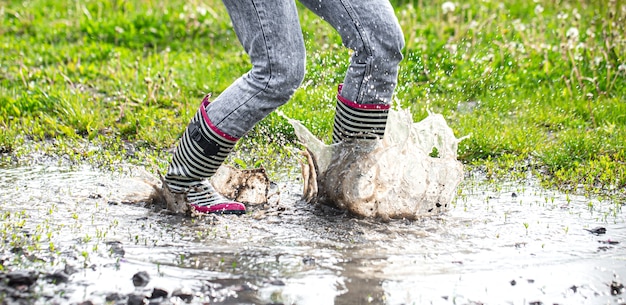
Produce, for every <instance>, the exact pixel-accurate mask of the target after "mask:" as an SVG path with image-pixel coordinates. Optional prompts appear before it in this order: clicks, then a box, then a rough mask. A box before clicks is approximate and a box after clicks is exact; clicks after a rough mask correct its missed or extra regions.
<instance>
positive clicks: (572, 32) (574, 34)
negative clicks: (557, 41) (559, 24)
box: [565, 27, 578, 40]
mask: <svg viewBox="0 0 626 305" xmlns="http://www.w3.org/2000/svg"><path fill="white" fill-rule="evenodd" d="M565 37H567V39H569V40H578V29H577V28H575V27H571V28H569V29H568V30H567V32H566V33H565Z"/></svg>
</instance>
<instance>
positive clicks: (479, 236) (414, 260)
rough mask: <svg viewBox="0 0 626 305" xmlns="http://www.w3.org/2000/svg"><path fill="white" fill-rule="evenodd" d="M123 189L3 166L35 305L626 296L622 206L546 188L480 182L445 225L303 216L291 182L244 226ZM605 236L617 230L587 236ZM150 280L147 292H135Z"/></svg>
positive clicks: (7, 256) (88, 178)
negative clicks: (172, 211)
mask: <svg viewBox="0 0 626 305" xmlns="http://www.w3.org/2000/svg"><path fill="white" fill-rule="evenodd" d="M131 174H132V173H131ZM126 176H127V174H119V173H105V172H101V171H98V170H93V169H91V168H89V167H76V166H74V167H55V166H47V165H39V166H30V167H19V168H11V167H4V168H0V189H1V190H2V191H1V192H0V212H1V213H2V215H3V216H2V226H3V227H2V230H3V231H2V232H1V233H2V238H3V243H2V244H1V250H2V252H1V253H0V255H2V265H3V268H4V270H5V272H8V271H13V270H36V271H37V272H39V273H40V274H41V276H40V277H39V280H38V281H37V282H36V283H35V284H34V285H33V286H32V287H30V290H29V291H30V292H31V295H30V297H32V298H34V299H30V300H29V301H28V303H39V304H50V303H57V304H66V303H80V302H82V301H86V300H89V301H91V302H93V303H94V304H103V303H106V300H117V301H110V302H109V304H115V303H116V302H117V303H119V304H126V303H127V299H128V296H129V295H130V294H133V293H134V294H141V293H143V294H148V295H149V294H150V293H151V292H152V291H153V289H154V288H161V289H163V290H165V291H166V292H168V295H169V296H171V295H183V296H185V295H186V294H187V293H188V294H190V295H192V297H193V298H192V299H191V301H190V302H191V303H198V304H203V303H210V304H479V303H483V304H533V302H542V304H619V303H623V302H624V299H625V298H626V295H625V294H624V293H623V292H621V291H620V290H619V289H618V291H617V292H614V293H613V294H615V295H613V294H612V293H611V289H610V285H611V283H612V282H616V283H618V284H619V283H623V282H624V277H626V245H625V243H626V223H625V217H624V212H623V211H622V207H621V205H620V204H619V203H616V202H608V201H599V200H597V199H594V198H591V199H590V198H585V197H579V196H574V195H566V194H562V193H558V192H554V191H548V190H543V189H540V188H538V187H537V185H536V183H534V182H533V181H532V180H531V181H526V182H524V183H522V184H520V183H516V184H499V185H493V184H485V183H482V182H481V181H482V180H481V178H480V177H478V176H472V175H470V176H468V177H467V178H466V180H465V181H464V182H462V184H461V186H460V189H459V194H458V196H457V198H456V199H455V201H454V205H453V207H452V208H451V209H450V211H449V212H448V213H446V214H444V215H440V216H438V217H431V218H426V219H421V220H417V221H402V220H394V221H391V222H387V223H381V222H378V221H375V220H365V219H357V218H354V217H350V216H349V215H345V214H344V213H342V212H340V211H337V210H332V209H328V208H319V207H313V206H310V205H307V204H305V203H303V202H301V201H300V200H299V198H300V196H301V186H300V185H299V183H298V182H297V181H294V180H291V181H292V182H278V183H277V185H276V187H275V188H274V189H273V191H274V192H279V194H277V195H275V196H274V197H272V200H271V203H270V204H269V205H267V206H264V207H260V206H259V207H250V213H249V214H247V215H244V216H209V217H205V218H202V219H190V218H185V217H181V216H174V215H168V214H165V213H160V212H157V211H154V210H152V209H149V208H146V207H143V206H138V205H126V204H120V203H119V201H117V199H116V195H117V193H119V189H120V188H121V187H123V186H124V185H125V184H127V182H125V181H126V180H124V179H125V178H126ZM596 227H603V228H605V229H606V233H605V234H592V233H591V232H589V231H587V229H589V230H591V229H594V228H596ZM68 266H69V267H68ZM64 268H70V269H74V270H75V271H76V272H71V276H70V277H69V279H68V281H67V282H62V283H57V284H55V283H53V282H52V281H50V280H45V277H44V276H43V275H45V274H51V273H53V272H55V271H58V270H61V269H64ZM140 271H145V272H147V273H148V275H149V277H150V280H149V282H148V283H147V285H146V286H144V287H140V288H135V287H134V285H133V281H132V277H133V275H135V274H136V273H137V272H140ZM614 285H615V283H614ZM159 300H160V301H158V300H157V301H154V304H158V303H159V302H161V303H163V304H166V303H168V302H171V303H177V302H178V303H181V302H182V301H180V298H171V299H168V298H163V299H159ZM534 304H541V303H534Z"/></svg>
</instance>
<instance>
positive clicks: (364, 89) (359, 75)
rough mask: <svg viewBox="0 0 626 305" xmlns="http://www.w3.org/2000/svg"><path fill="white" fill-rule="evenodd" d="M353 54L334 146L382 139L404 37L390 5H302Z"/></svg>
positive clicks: (363, 1)
mask: <svg viewBox="0 0 626 305" xmlns="http://www.w3.org/2000/svg"><path fill="white" fill-rule="evenodd" d="M300 2H301V3H302V4H304V5H305V6H306V7H307V8H309V9H310V10H311V11H313V12H314V13H316V14H317V15H319V16H320V17H322V18H323V19H324V20H326V21H327V22H328V23H330V25H331V26H333V27H334V28H335V29H336V30H337V32H338V33H339V34H340V35H341V39H342V41H343V44H344V45H345V46H346V47H348V48H350V49H352V50H354V52H353V53H352V57H351V58H350V66H349V67H348V71H347V73H346V76H345V79H344V83H343V86H340V88H339V94H338V95H337V99H338V101H337V111H336V113H335V124H334V126H333V142H335V143H336V142H340V141H343V140H345V139H350V138H366V139H373V138H376V137H382V136H383V135H384V132H385V125H386V122H387V112H388V110H389V106H390V103H391V98H392V95H393V91H394V89H395V87H396V84H397V78H398V64H399V63H400V61H401V60H402V48H404V36H403V34H402V29H401V28H400V25H399V24H398V20H397V18H396V16H395V14H394V11H393V8H392V6H391V4H390V3H389V1H388V0H325V1H319V0H300Z"/></svg>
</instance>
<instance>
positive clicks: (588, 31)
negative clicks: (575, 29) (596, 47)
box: [585, 28, 596, 38]
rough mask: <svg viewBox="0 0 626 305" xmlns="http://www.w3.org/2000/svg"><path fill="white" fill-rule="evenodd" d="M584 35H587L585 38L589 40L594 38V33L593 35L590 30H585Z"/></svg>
mask: <svg viewBox="0 0 626 305" xmlns="http://www.w3.org/2000/svg"><path fill="white" fill-rule="evenodd" d="M585 34H587V36H589V38H594V37H596V33H594V32H593V31H592V30H591V29H590V28H589V29H587V31H585Z"/></svg>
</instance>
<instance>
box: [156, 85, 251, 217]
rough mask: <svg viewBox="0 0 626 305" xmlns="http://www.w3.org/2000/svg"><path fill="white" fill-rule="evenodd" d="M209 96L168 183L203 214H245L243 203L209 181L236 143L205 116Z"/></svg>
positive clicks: (189, 130)
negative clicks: (226, 194)
mask: <svg viewBox="0 0 626 305" xmlns="http://www.w3.org/2000/svg"><path fill="white" fill-rule="evenodd" d="M208 105H209V95H207V96H206V97H205V98H204V99H203V100H202V104H201V105H200V109H199V110H198V112H197V113H196V115H195V116H194V117H193V119H192V120H191V122H190V123H189V126H187V129H186V130H185V133H184V134H183V137H182V138H181V139H180V141H179V142H178V146H177V147H176V151H175V152H174V156H173V158H172V161H171V162H170V164H169V168H168V170H167V174H166V175H165V178H164V180H165V182H166V183H167V186H168V187H169V188H170V190H171V191H172V192H174V193H179V194H186V195H187V200H188V201H189V203H190V205H191V207H192V208H193V209H194V210H196V211H197V212H200V213H219V214H244V213H246V206H245V205H244V204H243V203H240V202H236V201H233V200H229V199H227V198H225V197H224V196H222V195H220V194H219V193H218V192H217V191H216V190H215V188H213V186H212V185H211V183H210V182H209V178H211V177H212V176H213V175H214V174H215V172H216V171H217V169H218V168H219V167H220V165H222V163H223V162H224V160H225V159H226V157H228V154H229V153H230V152H231V151H232V149H233V147H234V146H235V144H236V143H237V140H239V139H238V138H235V137H232V136H230V135H228V134H226V133H224V132H222V131H221V130H219V129H218V128H217V127H216V126H214V125H213V124H212V123H211V120H209V117H208V115H207V113H206V107H207V106H208Z"/></svg>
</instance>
